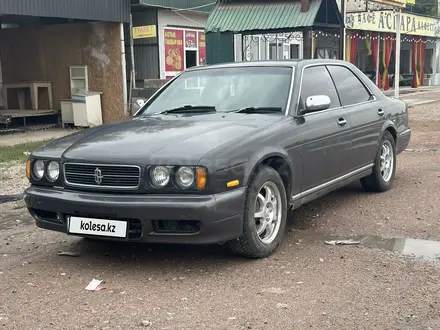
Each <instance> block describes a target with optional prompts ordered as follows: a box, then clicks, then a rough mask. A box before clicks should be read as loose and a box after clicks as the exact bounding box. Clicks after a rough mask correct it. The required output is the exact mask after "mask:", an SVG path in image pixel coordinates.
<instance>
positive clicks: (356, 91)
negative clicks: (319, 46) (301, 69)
mask: <svg viewBox="0 0 440 330" xmlns="http://www.w3.org/2000/svg"><path fill="white" fill-rule="evenodd" d="M327 68H328V70H329V71H330V74H331V76H332V78H333V81H334V82H335V85H336V89H337V90H338V93H339V97H340V98H341V103H342V105H343V106H348V105H352V104H357V103H361V102H367V101H369V100H370V97H371V95H370V93H369V92H368V90H367V89H366V88H365V86H364V85H363V84H362V83H361V81H360V80H359V78H358V77H356V76H355V74H354V73H353V72H352V71H351V70H349V69H348V68H346V67H343V66H339V65H329V66H327Z"/></svg>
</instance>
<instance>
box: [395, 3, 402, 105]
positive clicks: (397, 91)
mask: <svg viewBox="0 0 440 330" xmlns="http://www.w3.org/2000/svg"><path fill="white" fill-rule="evenodd" d="M401 11H402V10H401V9H400V8H399V10H398V11H397V15H396V20H397V26H396V60H395V62H396V68H395V69H394V97H395V98H396V99H397V98H399V80H400V23H401V22H400V14H401Z"/></svg>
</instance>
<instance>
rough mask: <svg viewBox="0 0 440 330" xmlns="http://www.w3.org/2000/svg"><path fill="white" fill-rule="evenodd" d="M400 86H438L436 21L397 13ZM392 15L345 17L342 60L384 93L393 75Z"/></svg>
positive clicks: (377, 13) (372, 13)
mask: <svg viewBox="0 0 440 330" xmlns="http://www.w3.org/2000/svg"><path fill="white" fill-rule="evenodd" d="M401 15H402V16H401V25H400V31H401V51H400V85H402V86H412V87H418V86H423V85H435V84H439V83H440V70H439V66H440V63H439V58H438V53H437V48H438V47H437V43H438V40H439V37H440V33H439V20H438V19H435V18H431V17H426V16H419V15H413V14H409V13H402V14H401ZM396 26H397V20H396V15H395V13H394V12H393V11H392V10H384V11H373V12H363V13H348V14H347V29H348V31H347V40H346V52H345V53H346V60H347V61H350V62H352V63H353V64H355V65H356V66H357V67H359V68H360V69H361V70H362V71H363V72H365V73H367V75H369V76H370V78H371V79H372V80H373V81H375V82H376V84H377V85H378V86H379V87H381V88H383V89H385V90H387V89H389V88H390V87H391V86H392V85H393V79H394V74H395V58H396V54H395V43H396V34H395V32H396Z"/></svg>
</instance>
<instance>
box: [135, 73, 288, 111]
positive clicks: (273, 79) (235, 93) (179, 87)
mask: <svg viewBox="0 0 440 330" xmlns="http://www.w3.org/2000/svg"><path fill="white" fill-rule="evenodd" d="M292 72H293V70H292V68H289V67H264V66H261V67H239V68H230V67H229V68H212V69H203V70H195V71H187V72H184V73H182V74H181V75H180V76H179V77H177V78H176V79H175V80H174V81H173V82H171V83H170V84H169V85H168V86H167V87H166V88H165V89H164V90H163V91H162V92H161V93H160V94H159V95H158V96H157V97H156V98H155V99H154V100H153V101H152V102H151V103H150V102H149V104H147V105H146V106H145V107H144V109H142V111H140V113H139V114H142V115H151V114H156V113H166V111H169V110H173V109H179V110H181V109H180V108H184V109H183V110H181V112H185V109H188V112H190V111H192V112H193V113H194V112H195V111H194V107H196V108H198V110H199V111H203V109H201V108H202V107H207V109H206V110H207V112H209V111H217V112H228V111H239V110H242V109H244V108H249V107H252V108H255V109H253V112H259V111H261V112H262V113H267V112H268V111H267V108H271V109H273V108H279V113H280V114H281V113H283V112H284V110H285V108H286V106H287V100H288V97H289V90H290V84H291V77H292ZM191 108H192V109H191ZM170 113H172V112H170ZM270 113H277V112H275V111H273V110H272V111H270Z"/></svg>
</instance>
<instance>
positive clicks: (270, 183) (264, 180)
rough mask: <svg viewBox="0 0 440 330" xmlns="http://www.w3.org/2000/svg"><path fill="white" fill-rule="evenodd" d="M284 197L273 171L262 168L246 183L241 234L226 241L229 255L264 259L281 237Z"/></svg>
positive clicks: (276, 246)
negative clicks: (246, 190)
mask: <svg viewBox="0 0 440 330" xmlns="http://www.w3.org/2000/svg"><path fill="white" fill-rule="evenodd" d="M286 219H287V197H286V190H285V188H284V184H283V181H282V180H281V177H280V175H279V174H278V172H277V171H275V170H274V169H273V168H271V167H268V166H262V167H260V169H259V170H258V171H257V173H256V174H255V175H254V176H253V178H252V179H251V181H250V184H249V187H248V192H247V196H246V201H245V208H244V216H243V234H242V235H241V236H240V237H239V238H238V239H236V240H233V241H230V242H228V247H229V249H230V250H231V252H232V253H234V254H235V255H238V256H242V257H247V258H264V257H268V256H269V255H271V254H272V253H274V252H275V250H276V249H277V248H278V246H279V245H280V243H281V241H282V240H283V237H284V232H285V229H286Z"/></svg>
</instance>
